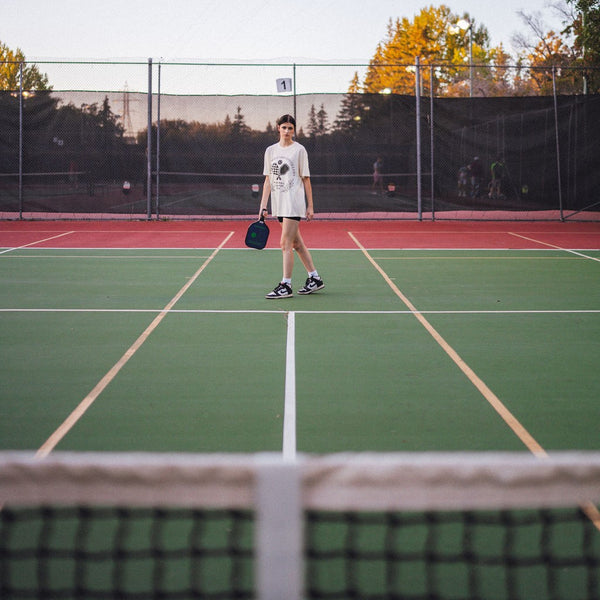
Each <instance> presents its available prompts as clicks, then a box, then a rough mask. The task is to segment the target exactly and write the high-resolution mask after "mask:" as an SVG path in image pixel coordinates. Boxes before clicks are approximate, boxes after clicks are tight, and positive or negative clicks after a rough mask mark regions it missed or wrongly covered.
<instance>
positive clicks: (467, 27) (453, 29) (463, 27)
mask: <svg viewBox="0 0 600 600" xmlns="http://www.w3.org/2000/svg"><path fill="white" fill-rule="evenodd" d="M449 31H450V33H451V34H453V35H456V34H457V33H460V32H461V31H462V32H465V31H468V32H469V97H470V98H472V97H473V23H470V22H469V21H467V20H466V19H461V20H460V21H458V22H457V23H456V25H451V26H450V28H449Z"/></svg>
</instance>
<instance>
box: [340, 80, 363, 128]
mask: <svg viewBox="0 0 600 600" xmlns="http://www.w3.org/2000/svg"><path fill="white" fill-rule="evenodd" d="M364 107H365V104H364V102H363V100H362V86H361V85H360V78H359V76H358V73H356V72H355V73H354V77H353V78H352V81H351V82H350V87H349V88H348V93H347V94H346V95H345V96H344V98H343V100H342V102H341V105H340V110H339V112H338V114H337V117H336V120H335V121H334V123H333V128H334V130H336V131H343V132H346V133H348V134H350V135H352V134H354V133H356V131H358V129H359V128H360V122H361V121H362V119H363V118H364V113H365V108H364Z"/></svg>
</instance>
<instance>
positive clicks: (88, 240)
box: [0, 219, 600, 252]
mask: <svg viewBox="0 0 600 600" xmlns="http://www.w3.org/2000/svg"><path fill="white" fill-rule="evenodd" d="M248 225H249V222H246V221H0V247H2V248H13V249H14V248H34V247H35V248H216V247H218V246H220V245H221V244H223V247H224V248H244V247H245V246H244V236H245V232H246V229H247V227H248ZM268 225H269V227H270V229H271V236H270V238H269V243H268V245H267V248H277V247H278V243H279V231H280V225H279V223H278V222H277V221H276V220H274V219H269V220H268ZM301 232H302V235H303V237H304V240H305V241H306V243H307V245H308V246H309V248H312V249H350V248H357V247H358V246H357V243H356V241H355V239H356V240H358V242H359V243H360V244H361V245H362V246H364V247H365V248H382V249H384V248H396V249H463V248H464V249H473V248H481V249H486V248H487V249H549V248H554V249H576V250H597V249H600V222H593V223H590V222H564V223H563V222H522V221H515V222H510V221H501V222H499V221H493V222H485V221H483V222H482V221H474V222H464V221H462V222H449V221H443V222H440V221H423V222H420V221H355V220H352V221H319V220H314V221H312V222H304V223H302V225H301ZM230 234H231V235H230ZM248 251H251V250H248ZM252 251H253V252H256V250H252Z"/></svg>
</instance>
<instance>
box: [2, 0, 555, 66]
mask: <svg viewBox="0 0 600 600" xmlns="http://www.w3.org/2000/svg"><path fill="white" fill-rule="evenodd" d="M442 3H443V4H446V5H447V6H448V7H449V8H450V9H451V10H452V11H453V12H454V13H456V14H459V15H462V13H464V12H467V13H469V15H470V16H471V18H472V19H474V20H475V21H476V22H477V23H479V24H483V25H485V26H486V27H487V28H488V30H489V32H490V35H491V41H492V45H497V44H499V43H503V44H504V46H505V48H507V49H508V50H509V51H510V49H511V37H512V35H513V34H514V33H515V32H525V31H526V27H525V26H524V24H523V22H522V21H521V20H520V18H519V17H518V15H517V12H518V11H519V10H523V6H524V4H525V6H526V11H527V12H530V13H533V12H536V11H537V12H539V13H540V14H541V15H542V16H543V18H544V21H545V22H547V23H548V24H549V25H553V24H557V23H558V20H557V18H556V16H555V12H554V11H553V10H552V9H551V8H549V6H548V5H549V0H528V1H527V2H526V3H524V2H523V0H502V1H500V2H498V0H443V1H442V2H434V1H432V0H376V1H374V2H370V1H369V0H302V1H300V2H290V1H289V0H170V1H169V0H160V1H158V0H144V1H140V0H118V1H117V0H103V1H102V2H97V3H82V2H81V1H80V0H77V1H73V0H54V1H52V2H49V1H48V0H2V5H3V7H2V8H3V10H2V19H1V20H0V41H2V42H3V43H4V44H6V45H8V47H9V48H11V49H16V48H17V47H18V48H20V49H21V50H22V51H23V52H24V53H25V56H26V58H27V59H29V60H42V59H52V58H59V59H89V58H94V59H113V58H118V59H142V60H146V59H147V58H148V57H153V58H154V59H155V60H159V59H162V60H166V61H169V60H171V61H173V60H194V61H201V62H205V61H209V60H214V61H238V60H243V61H245V60H258V61H261V60H262V61H274V60H280V59H285V61H289V60H290V59H292V61H295V62H303V61H304V62H306V61H344V62H347V61H355V62H368V61H369V59H370V58H372V56H373V54H374V52H375V49H376V47H377V44H378V43H379V42H380V41H382V40H383V39H384V38H385V35H386V28H387V23H388V21H389V19H390V18H393V19H395V18H397V17H407V18H409V19H410V20H412V18H413V17H414V16H415V15H416V14H417V13H418V12H419V11H420V10H421V9H422V8H424V7H427V6H430V5H432V4H434V5H439V4H442Z"/></svg>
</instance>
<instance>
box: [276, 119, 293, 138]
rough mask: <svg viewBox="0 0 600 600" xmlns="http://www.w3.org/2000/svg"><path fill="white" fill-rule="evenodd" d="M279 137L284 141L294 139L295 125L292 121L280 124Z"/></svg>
mask: <svg viewBox="0 0 600 600" xmlns="http://www.w3.org/2000/svg"><path fill="white" fill-rule="evenodd" d="M278 129H279V137H280V138H281V141H282V142H291V141H293V139H294V126H293V125H292V124H291V123H282V124H281V125H279V126H278Z"/></svg>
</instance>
